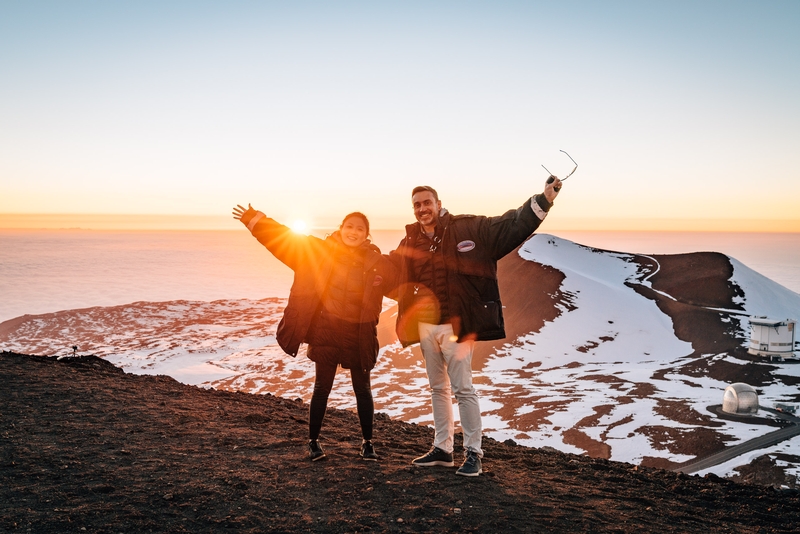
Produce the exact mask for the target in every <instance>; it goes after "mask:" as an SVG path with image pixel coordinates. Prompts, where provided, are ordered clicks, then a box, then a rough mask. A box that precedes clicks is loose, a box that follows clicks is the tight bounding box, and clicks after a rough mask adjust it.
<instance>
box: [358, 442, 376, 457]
mask: <svg viewBox="0 0 800 534" xmlns="http://www.w3.org/2000/svg"><path fill="white" fill-rule="evenodd" d="M359 454H360V455H361V457H362V458H363V459H365V460H371V461H373V462H374V461H376V460H378V455H377V454H375V447H374V446H373V445H372V441H370V440H364V441H363V442H362V443H361V452H360V453H359Z"/></svg>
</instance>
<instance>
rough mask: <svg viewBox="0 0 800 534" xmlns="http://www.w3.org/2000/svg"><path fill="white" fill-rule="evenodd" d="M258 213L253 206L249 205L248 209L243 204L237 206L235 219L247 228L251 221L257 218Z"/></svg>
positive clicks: (234, 214)
mask: <svg viewBox="0 0 800 534" xmlns="http://www.w3.org/2000/svg"><path fill="white" fill-rule="evenodd" d="M256 213H258V212H257V211H256V210H254V209H253V206H251V205H250V204H248V205H247V208H245V207H244V206H242V205H241V204H237V205H236V207H235V208H233V218H234V219H239V220H240V221H242V224H244V225H245V226H247V224H248V223H249V222H250V220H251V219H252V218H253V217H255V216H256Z"/></svg>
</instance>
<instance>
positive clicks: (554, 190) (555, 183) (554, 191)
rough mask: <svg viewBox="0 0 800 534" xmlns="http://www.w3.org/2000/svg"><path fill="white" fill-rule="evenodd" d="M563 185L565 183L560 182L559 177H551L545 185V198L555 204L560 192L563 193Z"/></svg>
mask: <svg viewBox="0 0 800 534" xmlns="http://www.w3.org/2000/svg"><path fill="white" fill-rule="evenodd" d="M562 183H563V182H562V181H561V180H559V179H558V177H557V176H553V175H551V176H550V178H548V179H547V182H546V183H545V184H544V197H545V198H546V199H547V201H548V202H549V203H550V204H552V203H553V201H554V200H555V199H556V197H557V196H558V192H559V191H561V184H562Z"/></svg>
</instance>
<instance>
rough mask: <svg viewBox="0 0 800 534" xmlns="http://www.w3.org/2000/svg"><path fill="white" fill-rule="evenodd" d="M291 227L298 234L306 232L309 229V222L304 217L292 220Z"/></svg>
mask: <svg viewBox="0 0 800 534" xmlns="http://www.w3.org/2000/svg"><path fill="white" fill-rule="evenodd" d="M289 228H291V229H292V232H294V233H296V234H305V233H306V232H307V231H308V224H306V222H305V221H304V220H302V219H297V220H295V221H292V223H291V224H290V225H289Z"/></svg>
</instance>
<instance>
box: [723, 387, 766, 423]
mask: <svg viewBox="0 0 800 534" xmlns="http://www.w3.org/2000/svg"><path fill="white" fill-rule="evenodd" d="M722 411H723V412H727V413H735V414H745V415H746V414H754V413H756V412H758V393H756V390H755V388H754V387H753V386H751V385H749V384H745V383H742V382H737V383H735V384H731V385H730V386H728V387H726V388H725V394H724V395H723V396H722Z"/></svg>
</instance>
